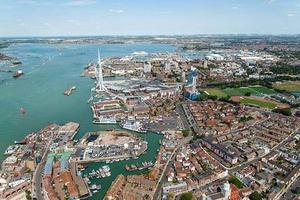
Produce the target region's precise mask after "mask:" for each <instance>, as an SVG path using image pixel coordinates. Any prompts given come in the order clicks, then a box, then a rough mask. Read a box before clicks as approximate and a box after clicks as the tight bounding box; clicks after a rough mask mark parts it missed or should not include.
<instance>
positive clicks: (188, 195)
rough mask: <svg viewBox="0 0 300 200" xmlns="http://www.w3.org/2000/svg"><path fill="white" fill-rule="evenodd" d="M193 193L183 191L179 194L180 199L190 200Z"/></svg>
mask: <svg viewBox="0 0 300 200" xmlns="http://www.w3.org/2000/svg"><path fill="white" fill-rule="evenodd" d="M192 199H193V194H192V193H191V192H187V193H184V194H183V195H181V197H180V200H192Z"/></svg>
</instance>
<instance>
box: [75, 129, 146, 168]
mask: <svg viewBox="0 0 300 200" xmlns="http://www.w3.org/2000/svg"><path fill="white" fill-rule="evenodd" d="M77 146H78V148H80V152H78V154H80V160H79V161H78V162H80V163H87V162H97V161H107V162H109V160H115V161H119V160H124V159H128V158H131V157H138V156H139V155H141V154H142V153H144V152H145V151H146V150H147V148H148V145H147V142H146V141H143V140H142V139H141V138H139V137H137V136H134V135H133V134H130V133H129V132H128V131H125V130H123V131H117V130H111V131H99V132H93V133H90V132H89V133H86V134H85V135H84V136H83V138H82V139H81V140H80V142H79V144H78V145H77Z"/></svg>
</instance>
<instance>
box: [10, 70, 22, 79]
mask: <svg viewBox="0 0 300 200" xmlns="http://www.w3.org/2000/svg"><path fill="white" fill-rule="evenodd" d="M23 74H24V72H23V71H22V70H18V71H16V72H15V74H14V75H13V77H14V78H18V77H20V76H22V75H23Z"/></svg>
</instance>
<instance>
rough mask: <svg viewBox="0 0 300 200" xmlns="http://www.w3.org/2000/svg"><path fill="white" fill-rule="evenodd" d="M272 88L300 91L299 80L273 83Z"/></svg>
mask: <svg viewBox="0 0 300 200" xmlns="http://www.w3.org/2000/svg"><path fill="white" fill-rule="evenodd" d="M273 88H276V89H279V90H286V91H288V92H300V81H286V82H283V83H274V84H273Z"/></svg>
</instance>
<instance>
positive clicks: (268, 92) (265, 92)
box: [249, 85, 276, 94]
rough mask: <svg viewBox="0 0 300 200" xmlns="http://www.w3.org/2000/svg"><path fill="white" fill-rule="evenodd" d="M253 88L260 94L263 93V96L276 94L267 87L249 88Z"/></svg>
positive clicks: (252, 87)
mask: <svg viewBox="0 0 300 200" xmlns="http://www.w3.org/2000/svg"><path fill="white" fill-rule="evenodd" d="M249 88H251V89H252V90H255V91H256V92H258V93H261V94H275V93H276V92H275V91H274V90H272V89H269V88H267V87H264V86H259V85H257V86H251V87H249Z"/></svg>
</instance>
